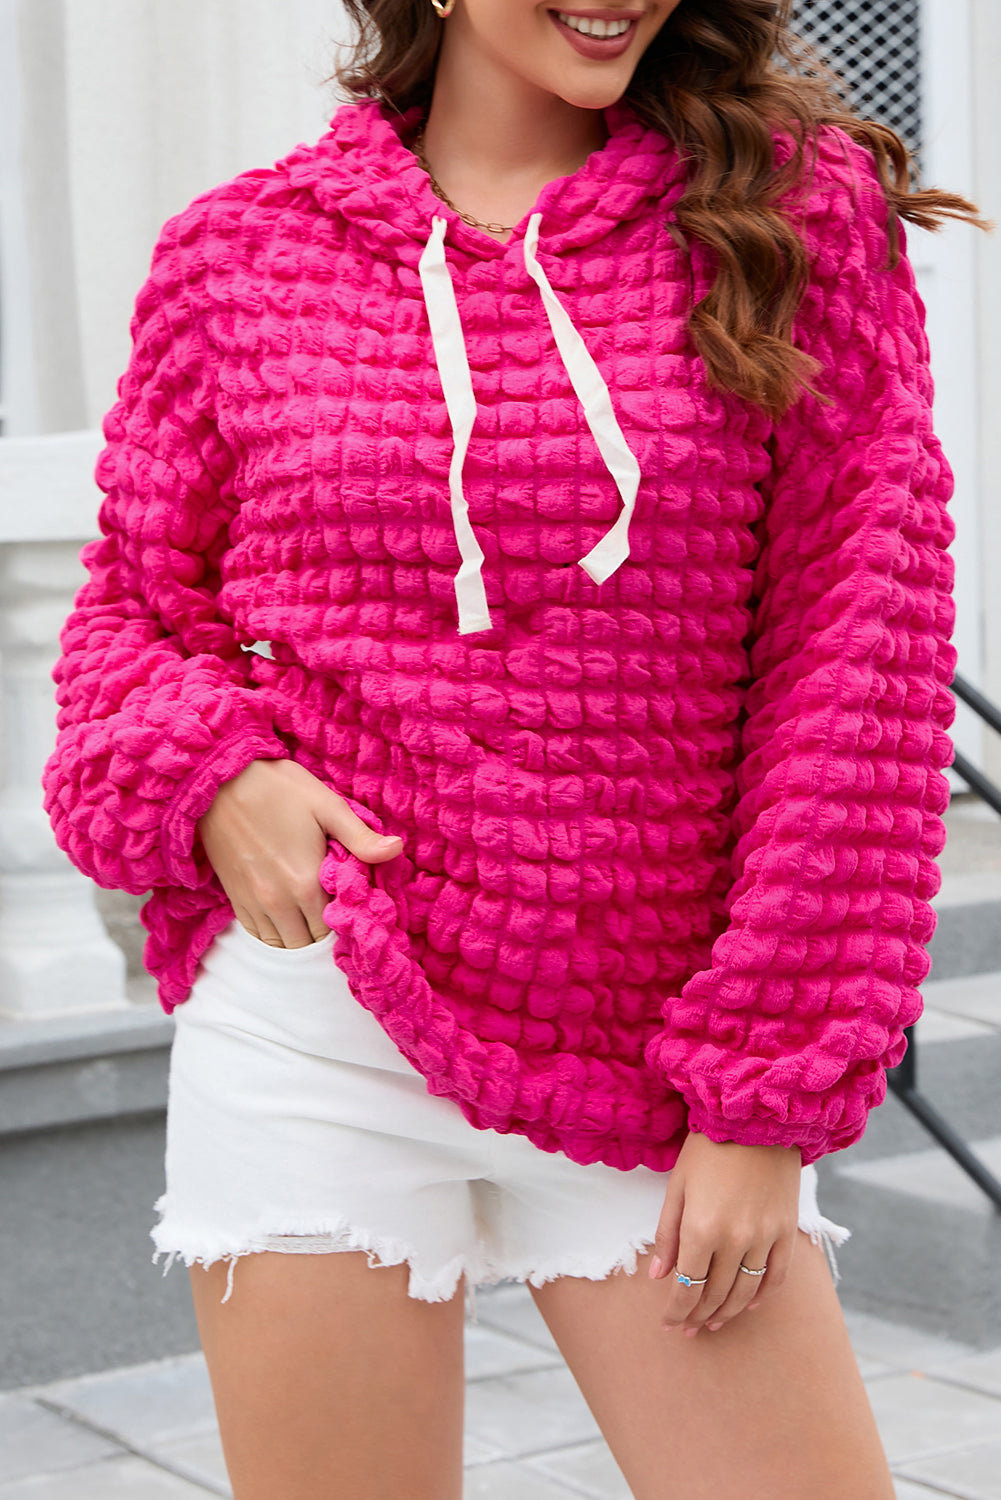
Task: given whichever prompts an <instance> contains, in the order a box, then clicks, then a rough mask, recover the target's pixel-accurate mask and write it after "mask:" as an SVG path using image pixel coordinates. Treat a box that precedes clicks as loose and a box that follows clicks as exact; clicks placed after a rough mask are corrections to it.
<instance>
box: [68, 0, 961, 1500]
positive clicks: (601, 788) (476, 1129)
mask: <svg viewBox="0 0 1001 1500" xmlns="http://www.w3.org/2000/svg"><path fill="white" fill-rule="evenodd" d="M349 10H350V11H351V14H352V15H353V17H354V19H355V20H356V21H357V22H359V23H360V24H361V26H362V31H363V35H362V38H361V41H360V43H359V51H358V52H357V54H356V57H355V60H354V63H353V64H352V67H351V68H349V69H346V70H345V72H344V75H343V77H344V81H345V82H346V84H347V86H348V88H349V89H350V90H351V91H352V92H353V95H354V98H353V100H352V102H350V103H348V104H345V105H343V106H342V107H341V108H340V109H339V111H338V113H337V114H336V116H335V118H334V120H333V122H332V125H331V129H330V131H329V132H328V133H327V134H326V135H324V136H323V137H322V139H321V140H320V141H319V142H317V143H316V144H315V145H303V146H299V147H297V148H296V149H295V150H294V151H293V152H291V154H290V155H289V156H288V157H286V158H285V159H284V160H282V161H280V162H278V163H277V164H276V165H275V166H274V167H273V168H267V169H262V170H260V171H254V172H249V173H246V174H244V175H242V176H241V177H239V178H237V179H235V181H233V182H230V183H227V184H224V185H222V186H221V187H219V188H217V189H214V190H212V191H211V192H209V193H206V194H205V195H203V196H202V197H201V198H199V199H198V200H196V201H195V202H194V203H193V204H192V205H191V206H190V207H189V208H187V209H186V210H185V211H184V212H183V213H181V214H179V215H178V216H177V217H176V218H174V219H172V220H171V221H170V222H169V223H168V224H167V225H166V226H165V228H164V230H163V233H162V235H161V238H160V241H159V243H158V246H157V249H156V252H155V254H154V259H153V266H152V271H151V275H150V278H149V280H148V282H147V283H146V285H145V287H144V288H143V290H142V292H141V293H140V296H139V299H138V302H137V307H136V315H135V319H134V321H133V336H134V344H135V347H134V352H133V357H132V361H131V363H130V366H129V369H128V371H127V373H126V375H125V377H124V379H123V381H122V383H121V386H120V390H119V400H118V402H117V403H116V405H115V407H114V408H113V410H112V412H111V413H110V414H109V416H108V418H107V420H106V425H105V433H106V437H107V446H106V448H105V450H104V452H103V454H102V456H101V459H100V461H99V466H98V480H99V483H100V485H101V487H102V489H103V490H104V491H105V492H106V500H105V503H104V505H103V507H102V517H101V526H102V532H103V537H102V539H101V540H100V541H99V542H96V543H93V544H91V545H90V546H89V547H88V548H87V550H86V553H85V559H86V562H87V565H88V567H89V568H90V571H91V579H90V582H89V583H88V584H87V585H86V586H85V588H84V589H83V591H82V593H81V594H80V596H79V598H78V600H77V604H76V608H75V611H74V614H73V616H72V618H71V620H70V621H69V623H68V625H67V628H66V632H65V635H64V655H63V659H62V661H61V663H60V665H59V667H58V669H57V674H56V675H57V680H58V684H59V697H60V703H61V715H60V738H59V745H58V748H57V751H56V753H55V755H54V757H53V759H52V761H51V763H50V766H49V769H48V772H47V777H46V782H47V797H48V804H47V805H48V807H49V809H50V812H51V816H52V819H53V823H54V826H55V828H56V831H57V835H58V837H59V839H60V842H61V843H62V845H63V847H64V848H65V849H66V850H67V851H68V852H69V854H70V856H71V857H72V858H73V859H74V860H75V861H76V863H77V864H78V865H79V866H80V868H81V869H84V870H86V871H87V872H88V873H89V874H90V875H92V876H93V877H94V878H95V879H97V880H98V881H100V882H101V883H102V884H105V885H109V886H118V887H121V888H123V889H126V890H132V891H135V892H144V891H150V892H151V893H152V894H151V896H150V900H149V902H148V904H147V906H146V907H145V908H144V918H145V921H146V923H147V926H148V928H149V934H150V936H149V943H148V946H147V963H148V966H149V968H150V970H151V972H152V973H154V974H156V975H157V976H158V977H159V980H160V993H161V998H162V1001H163V1004H164V1007H165V1008H166V1009H167V1010H174V1011H175V1012H176V1018H177V1034H176V1039H175V1043H174V1049H173V1056H172V1073H171V1094H170V1110H169V1120H168V1148H167V1192H166V1194H165V1195H164V1197H163V1199H161V1201H160V1204H159V1205H158V1207H159V1208H160V1210H161V1219H160V1222H159V1224H158V1226H157V1228H156V1230H155V1231H154V1239H155V1242H156V1245H157V1248H158V1252H159V1253H167V1254H168V1256H169V1257H170V1258H171V1259H172V1258H173V1257H174V1256H176V1255H181V1256H182V1257H183V1258H184V1260H185V1261H186V1263H187V1264H188V1265H189V1266H190V1267H191V1278H192V1285H193V1289H194V1297H195V1304H196V1309H197V1313H198V1319H199V1326H200V1332H201V1337H202V1341H203V1345H204V1349H205V1353H206V1356H207V1359H208V1364H209V1370H210V1373H211V1377H212V1382H213V1389H214V1393H215V1399H216V1404H217V1408H218V1413H219V1420H220V1426H221V1431H222V1437H223V1443H224V1447H225V1452H226V1459H227V1464H228V1466H229V1470H230V1474H231V1477H232V1481H233V1485H234V1493H235V1495H236V1497H237V1500H257V1497H268V1500H274V1497H275V1496H277V1495H280V1496H282V1500H306V1497H310V1500H312V1497H319V1496H323V1497H327V1496H333V1495H338V1496H341V1495H343V1496H345V1497H347V1496H350V1497H351V1500H367V1497H373V1500H374V1497H377V1496H378V1497H383V1496H386V1495H389V1494H392V1495H394V1496H406V1497H408V1500H424V1497H427V1500H431V1497H434V1500H447V1497H458V1496H459V1495H460V1493H461V1485H462V1476H461V1435H462V1391H463V1371H462V1355H461V1346H462V1324H463V1312H462V1297H461V1295H460V1293H461V1288H462V1286H463V1285H468V1286H470V1287H472V1286H473V1285H474V1284H475V1283H476V1282H486V1281H491V1280H496V1279H499V1278H502V1277H511V1276H513V1277H517V1278H518V1279H521V1280H525V1281H527V1282H528V1283H529V1284H530V1286H531V1287H532V1295H533V1296H534V1298H535V1300H536V1303H537V1305H538V1307H539V1308H540V1310H541V1312H542V1315H543V1317H544V1318H545V1319H546V1321H547V1323H548V1324H549V1327H550V1328H551V1330H552V1332H553V1334H554V1336H555V1338H556V1340H557V1342H558V1344H559V1346H560V1348H561V1350H562V1351H563V1353H564V1355H565V1356H566V1359H567V1362H568V1364H569V1366H570V1368H571V1369H572V1371H573V1373H574V1375H575V1377H576V1379H577V1381H578V1383H579V1384H580V1387H581V1389H582V1391H583V1392H584V1395H585V1396H586V1398H587V1400H588V1402H589V1403H590V1405H591V1407H592V1409H593V1411H594V1413H595V1416H596V1418H597V1420H598V1422H599V1423H600V1424H601V1428H602V1430H603V1432H604V1433H605V1435H606V1437H607V1440H608V1443H609V1445H610V1447H611V1450H612V1452H613V1454H614V1456H615V1458H616V1459H617V1461H618V1463H619V1464H620V1465H621V1467H622V1470H623V1472H624V1474H625V1476H626V1479H627V1481H628V1483H629V1485H630V1487H631V1489H632V1492H633V1494H634V1495H636V1496H637V1497H639V1500H663V1497H666V1496H668V1495H670V1496H672V1497H678V1500H682V1497H684V1500H696V1497H701V1496H712V1497H713V1500H729V1497H734V1500H736V1497H741V1500H746V1497H747V1496H751V1495H753V1496H765V1495H767V1496H782V1497H784V1500H785V1497H788V1500H792V1497H801V1496H802V1497H806V1496H810V1497H811V1500H825V1497H829V1500H834V1497H838V1500H842V1497H846V1496H849V1495H850V1496H852V1497H853V1500H884V1497H885V1500H888V1497H890V1496H891V1495H892V1493H893V1487H892V1483H891V1480H890V1477H889V1472H888V1469H887V1466H886V1462H885V1459H884V1457H883V1454H882V1450H881V1447H880V1443H879V1439H878V1436H877V1433H876V1430H875V1427H874V1423H873V1419H872V1415H871V1412H870V1410H869V1407H868V1404H867V1400H866V1395H865V1391H864V1388H863V1386H862V1383H861V1380H860V1377H859V1373H858V1370H857V1367H856V1365H855V1362H854V1359H853V1356H852V1351H851V1348H850V1345H849V1341H848V1337H847V1334H846V1330H845V1325H844V1322H843V1319H842V1317H841V1314H840V1310H839V1305H838V1300H837V1296H836V1293H835V1290H834V1283H833V1280H832V1275H831V1270H830V1269H829V1266H828V1260H827V1258H826V1257H825V1254H824V1247H826V1248H827V1250H828V1251H830V1250H831V1247H832V1245H833V1244H835V1243H840V1241H841V1240H842V1239H844V1238H845V1236H846V1235H847V1230H845V1229H842V1228H841V1227H840V1226H837V1225H834V1224H832V1223H831V1222H830V1221H829V1220H827V1219H825V1218H823V1217H822V1215H821V1214H820V1212H819V1209H818V1207H817V1203H816V1197H815V1186H816V1178H815V1168H814V1165H813V1164H814V1163H815V1161H816V1160H818V1159H819V1158H820V1157H821V1156H823V1155H824V1154H826V1153H827V1152H829V1151H834V1150H838V1149H841V1148H843V1147H844V1146H847V1145H849V1144H850V1143H851V1142H852V1141H854V1140H856V1139H858V1137H859V1136H860V1135H861V1134H862V1132H863V1130H864V1128H865V1121H866V1116H867V1112H868V1110H869V1108H870V1107H871V1106H873V1105H874V1104H877V1103H879V1101H880V1100H881V1099H882V1097H883V1093H884V1089H885V1074H884V1070H885V1068H886V1067H887V1066H892V1065H894V1064H896V1063H897V1062H899V1060H900V1057H901V1055H902V1052H903V1036H902V1032H903V1028H904V1027H905V1026H906V1025H908V1024H910V1023H911V1022H912V1021H914V1019H915V1018H916V1016H917V1014H918V1012H919V1009H920V1001H919V997H918V993H917V990H916V988H915V986H916V985H917V984H918V983H919V982H920V980H921V979H922V978H923V976H924V975H925V973H926V972H927V968H928V960H927V954H926V952H925V945H926V943H927V939H928V937H929V935H930V932H931V928H932V916H931V910H930V907H929V905H928V901H929V898H930V897H931V895H932V894H933V893H934V890H935V888H936V869H935V865H934V857H935V855H936V853H937V852H938V850H939V849H940V847H941V844H942V839H943V828H942V823H941V818H940V813H941V811H942V809H943V808H944V806H945V803H946V800H947V785H946V781H945V778H944V776H943V775H942V768H943V767H944V766H945V765H946V764H947V762H948V760H949V759H950V751H951V747H950V744H949V739H948V736H947V733H946V730H947V728H948V725H949V723H950V721H951V712H952V707H951V697H950V694H949V692H948V686H949V682H950V679H951V674H952V670H953V665H954V653H953V650H952V648H951V646H950V645H949V644H948V637H949V632H950V629H951V624H952V605H951V600H950V592H949V591H950V585H951V576H952V575H951V563H950V559H949V557H948V554H947V552H946V550H945V549H946V547H947V545H948V542H949V540H950V537H951V535H952V526H951V522H950V520H949V518H948V516H947V512H946V503H947V501H948V498H949V495H950V492H951V474H950V472H949V469H948V465H947V463H946V461H945V459H944V457H943V455H942V452H941V449H940V447H939V445H938V442H937V440H936V438H935V436H934V434H933V431H932V426H931V420H930V408H931V396H932V390H931V380H930V376H929V371H928V359H927V356H928V350H927V343H926V339H925V334H924V328H923V308H922V305H921V302H920V300H919V298H918V296H917V293H916V291H915V287H914V279H913V274H912V271H911V268H910V265H909V263H908V261H907V259H906V255H905V254H904V253H903V249H904V247H903V235H902V227H901V225H900V223H899V218H898V215H903V216H904V217H907V218H910V219H912V220H914V221H915V222H918V223H921V224H925V225H933V226H934V225H937V224H938V223H939V222H940V220H941V217H942V215H945V214H953V215H957V216H973V215H974V213H975V210H974V208H973V206H972V205H971V204H968V203H967V202H966V201H965V200H963V199H961V198H957V197H954V196H952V195H948V194H945V193H942V192H938V191H935V190H925V191H923V192H916V193H909V192H908V167H907V158H906V153H905V151H904V148H903V147H902V145H901V144H900V142H899V141H898V139H897V138H896V137H895V136H894V135H893V133H892V132H891V131H889V130H888V129H887V128H886V127H883V126H879V125H874V124H864V123H862V122H860V121H858V120H856V119H854V118H853V117H852V116H851V115H849V114H847V113H843V112H840V111H839V109H838V106H837V105H836V103H835V102H834V101H833V97H832V96H831V95H830V94H829V92H828V85H827V84H826V83H824V82H823V81H822V80H821V79H820V78H819V77H814V78H813V79H812V80H811V79H805V78H802V77H798V76H796V74H795V71H794V70H793V69H792V68H791V67H789V66H787V67H785V68H782V67H780V66H779V65H777V64H775V63H774V62H773V61H772V59H773V55H774V53H775V50H776V48H777V49H778V50H779V52H780V53H781V54H782V55H783V56H784V57H785V58H786V62H787V64H790V63H791V62H792V61H793V51H792V43H791V40H790V38H789V36H788V33H787V29H786V27H787V12H788V5H787V4H786V3H782V4H781V5H776V4H773V3H771V0H680V3H679V0H636V3H633V4H629V5H628V6H624V5H614V6H610V7H607V8H600V9H599V8H597V7H593V8H588V7H584V8H576V7H575V8H574V9H572V10H570V11H566V12H562V11H557V10H553V9H550V8H548V7H546V6H544V5H540V4H539V3H538V0H447V4H444V3H443V0H349ZM251 648H253V649H251ZM334 1251H337V1252H338V1253H330V1252H334ZM238 1260H239V1261H240V1265H239V1268H238V1270H237V1273H236V1275H235V1277H234V1268H235V1267H236V1264H237V1261H238ZM169 1263H170V1261H169V1260H168V1265H169Z"/></svg>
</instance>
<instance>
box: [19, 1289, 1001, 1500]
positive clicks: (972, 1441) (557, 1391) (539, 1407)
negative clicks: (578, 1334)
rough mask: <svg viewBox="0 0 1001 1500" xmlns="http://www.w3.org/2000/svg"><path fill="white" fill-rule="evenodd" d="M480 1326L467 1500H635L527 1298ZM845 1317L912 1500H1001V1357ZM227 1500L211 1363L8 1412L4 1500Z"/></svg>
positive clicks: (485, 1304) (469, 1400)
mask: <svg viewBox="0 0 1001 1500" xmlns="http://www.w3.org/2000/svg"><path fill="white" fill-rule="evenodd" d="M477 1316H478V1319H479V1321H478V1323H477V1324H475V1325H467V1328H466V1360H467V1397H466V1490H465V1495H466V1500H569V1497H572V1496H577V1497H590V1500H629V1490H628V1489H627V1487H626V1484H625V1481H624V1480H623V1478H622V1476H621V1474H620V1473H619V1471H618V1469H617V1467H616V1465H615V1463H614V1462H613V1460H612V1457H611V1455H610V1453H609V1451H608V1449H607V1447H606V1446H605V1443H604V1441H603V1440H602V1438H601V1436H600V1434H599V1432H598V1429H597V1427H596V1425H595V1422H594V1419H593V1417H592V1416H591V1414H590V1412H589V1411H588V1408H587V1406H586V1405H585V1403H584V1401H583V1399H582V1397H581V1396H580V1394H579V1392H578V1390H577V1387H576V1385H575V1383H574V1381H573V1379H572V1377H571V1375H570V1373H569V1371H568V1370H567V1369H566V1367H565V1365H564V1364H563V1361H562V1359H561V1357H560V1354H559V1352H558V1350H557V1349H556V1346H555V1344H554V1343H553V1341H552V1339H551V1338H550V1336H549V1333H548V1330H547V1329H546V1327H545V1324H544V1323H543V1321H542V1319H541V1317H540V1316H539V1314H538V1312H537V1310H536V1308H535V1304H534V1303H533V1301H532V1299H531V1296H530V1294H529V1293H528V1291H527V1290H526V1289H525V1288H524V1287H523V1286H518V1285H514V1284H509V1285H504V1286H501V1287H494V1288H483V1289H481V1290H480V1291H479V1292H478V1294H477ZM846 1317H847V1321H848V1326H849V1330H850V1332H851V1335H852V1341H853V1343H854V1346H855V1350H856V1354H857V1356H858V1359H859V1364H860V1367H861V1370H862V1373H863V1375H864V1377H865V1380H866V1384H867V1387H868V1390H869V1394H870V1399H871V1401H872V1404H873V1408H874V1410H875V1413H876V1418H877V1421H878V1423H879V1428H880V1432H881V1433H882V1437H883V1443H884V1446H885V1448H886V1451H887V1455H888V1457H889V1460H890V1464H891V1466H892V1468H893V1471H894V1475H895V1476H896V1479H897V1495H898V1497H899V1500H934V1497H936V1496H938V1497H941V1496H943V1495H945V1496H953V1497H959V1500H1001V1348H998V1349H994V1350H987V1351H983V1350H981V1351H977V1352H975V1351H973V1350H971V1349H970V1348H969V1346H967V1345H965V1344H959V1343H955V1342H952V1341H950V1340H947V1339H941V1338H935V1337H932V1336H929V1335H927V1334H921V1333H916V1332H914V1331H913V1330H909V1329H906V1328H903V1327H899V1326H896V1325H893V1324H890V1323H886V1322H883V1321H881V1320H880V1319H877V1318H872V1317H868V1316H865V1315H862V1314H858V1313H854V1312H852V1311H850V1310H849V1311H848V1312H847V1314H846ZM228 1494H229V1489H228V1486H227V1484H226V1476H225V1469H224V1466H223V1461H222V1454H221V1451H220V1447H219V1440H218V1435H217V1432H216V1426H215V1421H214V1416H213V1410H212V1398H211V1393H210V1389H209V1383H208V1377H207V1374H206V1370H205V1365H204V1362H203V1360H202V1358H201V1356H200V1355H197V1354H193V1355H184V1356H181V1357H177V1358H173V1359H165V1360H160V1361H157V1362H154V1363H150V1364H144V1365H136V1366H133V1367H131V1368H126V1369H120V1370H111V1371H106V1372H105V1373H104V1374H101V1375H87V1376H83V1377H81V1378H79V1379H76V1380H64V1381H58V1382H56V1383H55V1384H52V1385H46V1386H35V1387H26V1388H24V1389H21V1390H18V1391H14V1392H11V1393H9V1394H8V1395H6V1396H3V1397H0V1500H197V1497H199V1496H202V1497H204V1496H206V1495H223V1496H225V1495H228ZM748 1500H757V1497H748Z"/></svg>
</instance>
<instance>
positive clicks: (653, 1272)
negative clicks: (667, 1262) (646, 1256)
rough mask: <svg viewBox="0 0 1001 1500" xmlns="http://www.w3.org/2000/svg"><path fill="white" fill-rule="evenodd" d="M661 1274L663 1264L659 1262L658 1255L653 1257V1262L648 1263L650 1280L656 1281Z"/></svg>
mask: <svg viewBox="0 0 1001 1500" xmlns="http://www.w3.org/2000/svg"><path fill="white" fill-rule="evenodd" d="M663 1274H664V1262H663V1261H662V1260H661V1258H660V1256H659V1255H655V1256H654V1258H653V1260H652V1261H651V1262H650V1280H651V1281H656V1280H657V1277H658V1276H662V1275H663Z"/></svg>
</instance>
